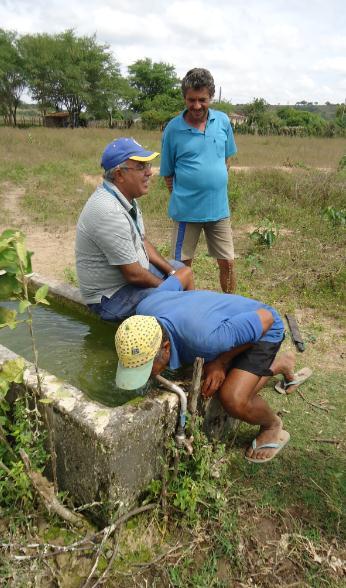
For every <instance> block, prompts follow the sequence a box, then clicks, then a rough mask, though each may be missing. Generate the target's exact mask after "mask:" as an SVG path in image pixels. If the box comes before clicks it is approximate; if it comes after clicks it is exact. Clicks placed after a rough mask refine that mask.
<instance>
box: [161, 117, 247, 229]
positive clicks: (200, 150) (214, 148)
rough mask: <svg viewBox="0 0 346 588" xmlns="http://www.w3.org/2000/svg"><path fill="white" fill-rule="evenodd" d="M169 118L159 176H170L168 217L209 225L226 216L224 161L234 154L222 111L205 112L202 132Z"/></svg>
mask: <svg viewBox="0 0 346 588" xmlns="http://www.w3.org/2000/svg"><path fill="white" fill-rule="evenodd" d="M185 112H186V111H184V112H182V113H180V114H179V115H178V116H176V117H175V118H173V119H172V120H171V121H170V122H169V123H168V125H167V126H166V128H165V130H164V133H163V137H162V149H161V166H160V175H161V176H173V191H172V194H171V198H170V202H169V207H168V214H169V216H170V217H171V218H172V219H174V220H175V221H185V222H209V221H217V220H220V219H222V218H227V217H228V216H230V210H229V203H228V194H227V184H228V172H227V168H226V163H225V159H226V158H227V157H230V156H231V155H234V154H235V153H236V152H237V147H236V144H235V142H234V137H233V131H232V127H231V124H230V122H229V118H228V116H227V115H226V114H225V113H224V112H219V111H217V110H212V109H209V111H208V119H207V124H206V127H205V130H204V131H199V130H198V129H195V128H194V127H191V126H190V125H188V124H187V123H186V121H185V119H184V113H185Z"/></svg>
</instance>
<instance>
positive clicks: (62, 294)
mask: <svg viewBox="0 0 346 588" xmlns="http://www.w3.org/2000/svg"><path fill="white" fill-rule="evenodd" d="M42 284H48V285H49V296H48V297H49V298H50V299H52V298H53V299H58V300H59V301H62V302H64V303H65V304H67V305H68V306H73V307H75V308H78V309H79V310H80V311H81V312H84V313H85V312H87V313H89V310H88V308H87V307H86V306H85V304H84V303H83V301H82V299H81V296H80V293H79V291H78V289H77V288H72V287H71V286H68V285H66V284H61V283H59V282H56V281H55V280H51V279H48V278H44V277H41V276H39V275H38V274H33V275H32V277H31V279H30V288H31V289H32V290H33V291H34V290H36V289H37V288H39V287H40V286H41V285H42ZM16 357H18V356H17V355H16V354H15V353H13V352H12V351H10V350H9V349H7V348H6V347H3V346H2V345H0V366H1V365H2V363H3V362H4V361H6V360H7V359H14V358H16ZM40 374H41V380H42V384H41V386H42V391H43V396H44V397H45V398H49V399H50V400H51V403H50V404H47V405H46V406H47V410H48V411H49V413H50V415H49V416H50V421H51V422H52V426H53V431H54V443H55V448H56V454H57V467H58V472H57V474H58V483H59V489H60V490H67V491H68V492H69V494H70V496H71V497H72V499H73V500H74V501H75V502H76V503H77V504H79V505H80V504H87V503H91V502H95V501H96V502H101V501H102V502H103V504H104V506H103V507H102V512H100V518H101V519H102V520H103V522H107V521H109V520H110V518H111V517H112V513H113V514H114V511H115V510H117V509H120V510H121V511H124V510H126V509H127V508H128V507H130V506H131V505H133V504H134V502H135V501H136V499H137V498H138V496H139V495H140V493H141V492H142V491H143V490H144V489H145V487H146V486H147V485H148V483H149V482H150V481H151V480H152V479H153V478H155V477H159V476H160V474H161V468H162V457H164V445H165V441H166V440H167V438H168V437H169V436H171V435H172V434H173V433H174V431H175V428H176V425H177V418H178V409H179V400H178V397H177V395H175V394H173V393H165V392H162V391H161V390H158V389H157V390H156V391H154V393H153V394H151V395H150V397H148V398H143V399H140V400H139V402H138V403H134V404H133V403H131V404H130V403H129V404H125V405H123V406H119V407H116V408H109V407H107V406H104V405H102V404H100V403H98V402H93V401H91V400H89V399H88V398H87V397H86V396H85V395H84V394H83V392H81V391H80V390H78V389H77V388H75V387H73V386H71V385H70V384H68V383H67V382H64V381H63V380H59V379H58V378H56V377H55V376H54V375H52V374H49V373H48V372H45V371H43V370H41V372H40ZM24 381H25V385H27V386H28V387H29V389H35V388H36V386H37V382H36V376H35V371H34V366H33V365H32V364H30V363H29V362H26V369H25V374H24ZM204 413H205V417H206V418H205V429H206V432H207V433H208V434H209V435H210V436H213V437H214V438H215V437H216V438H217V439H220V438H224V437H225V436H227V435H228V434H229V432H230V431H231V429H232V428H233V427H234V425H235V421H234V420H233V419H230V418H229V417H227V415H226V414H225V413H224V411H223V410H222V408H221V407H220V404H219V402H218V400H217V398H213V399H212V400H211V402H209V403H208V405H207V406H206V407H204Z"/></svg>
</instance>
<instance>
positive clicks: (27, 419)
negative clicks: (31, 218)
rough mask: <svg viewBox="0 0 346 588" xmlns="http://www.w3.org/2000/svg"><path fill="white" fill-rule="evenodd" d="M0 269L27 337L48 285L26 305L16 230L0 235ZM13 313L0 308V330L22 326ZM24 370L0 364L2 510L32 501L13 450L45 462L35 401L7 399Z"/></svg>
mask: <svg viewBox="0 0 346 588" xmlns="http://www.w3.org/2000/svg"><path fill="white" fill-rule="evenodd" d="M0 268H1V269H0V299H6V298H10V297H11V298H16V299H17V300H18V302H19V305H18V313H19V314H23V313H28V317H27V319H26V322H27V323H28V325H29V328H30V329H31V333H32V316H31V306H33V305H34V304H48V301H47V300H46V296H47V293H48V286H46V285H44V286H42V287H41V288H39V289H38V290H37V292H36V294H35V302H34V303H31V302H30V300H29V298H28V290H27V284H26V274H27V273H28V272H31V253H29V252H28V251H27V250H26V247H25V237H24V235H23V234H22V233H20V232H19V231H13V230H6V231H4V232H3V233H2V234H1V235H0ZM18 313H17V311H15V310H9V309H7V308H2V307H0V328H5V327H9V328H10V329H14V328H15V327H16V325H17V324H18V323H19V322H22V320H20V321H18V320H17V315H18ZM34 355H35V356H36V353H35V354H34ZM24 367H25V362H24V359H22V358H18V359H15V360H9V361H6V362H4V363H3V365H2V366H1V368H0V425H1V429H0V433H1V441H2V443H1V445H0V466H1V469H2V470H4V474H5V476H4V477H3V476H2V480H1V482H0V506H1V508H3V509H5V511H6V510H8V509H12V508H14V507H16V506H17V505H18V503H20V506H21V507H22V508H24V509H25V508H26V506H27V505H28V504H29V503H30V502H31V499H32V495H31V489H30V488H31V485H30V481H29V479H28V477H27V475H26V473H25V471H24V464H23V461H22V459H21V457H20V454H19V450H20V449H23V450H25V452H26V453H27V454H28V455H29V459H30V461H31V463H32V464H33V466H34V467H42V466H43V465H44V463H45V461H46V455H45V452H44V450H43V440H44V435H43V434H42V432H41V427H40V413H39V411H38V409H37V404H36V398H35V397H34V398H30V397H29V393H28V391H27V390H26V392H25V393H24V396H18V397H17V399H16V400H15V402H14V403H13V404H12V405H11V406H10V405H9V403H8V400H7V393H8V391H9V388H10V385H11V384H13V383H14V384H22V383H23V372H24ZM38 384H39V382H38Z"/></svg>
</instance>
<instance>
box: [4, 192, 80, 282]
mask: <svg viewBox="0 0 346 588" xmlns="http://www.w3.org/2000/svg"><path fill="white" fill-rule="evenodd" d="M0 192H1V195H2V196H3V198H4V205H5V206H4V208H5V212H6V216H7V218H8V222H7V223H6V226H3V225H2V223H1V224H0V231H3V230H4V229H6V228H16V229H20V230H21V231H23V233H25V235H26V237H27V248H28V249H29V251H33V252H34V256H33V259H32V263H33V268H34V271H36V272H38V273H40V274H42V275H44V276H49V277H54V278H58V279H62V278H64V270H65V268H68V267H73V266H74V241H75V229H74V228H73V229H68V230H65V231H64V230H62V229H59V230H52V229H50V228H47V227H42V226H38V225H35V224H33V223H32V220H31V219H30V218H29V217H28V216H27V215H26V214H25V212H24V211H23V207H22V206H21V200H22V198H23V197H24V195H25V190H24V188H21V187H18V186H13V185H12V184H10V183H9V182H4V183H3V184H1V186H0Z"/></svg>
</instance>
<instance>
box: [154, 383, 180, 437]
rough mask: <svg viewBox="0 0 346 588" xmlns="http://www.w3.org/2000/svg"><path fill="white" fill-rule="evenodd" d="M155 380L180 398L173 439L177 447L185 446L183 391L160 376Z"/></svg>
mask: <svg viewBox="0 0 346 588" xmlns="http://www.w3.org/2000/svg"><path fill="white" fill-rule="evenodd" d="M156 379H157V380H158V382H160V384H163V386H165V388H168V390H171V391H172V392H175V393H176V394H178V396H179V398H180V415H179V425H178V429H177V433H176V436H175V439H176V443H177V445H178V446H179V447H182V445H185V439H186V435H185V425H186V410H187V396H186V394H185V392H184V390H183V389H182V388H180V386H178V385H177V384H174V383H173V382H170V381H169V380H166V378H163V377H162V376H156Z"/></svg>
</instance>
